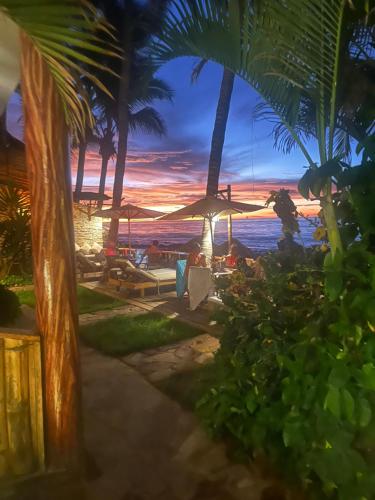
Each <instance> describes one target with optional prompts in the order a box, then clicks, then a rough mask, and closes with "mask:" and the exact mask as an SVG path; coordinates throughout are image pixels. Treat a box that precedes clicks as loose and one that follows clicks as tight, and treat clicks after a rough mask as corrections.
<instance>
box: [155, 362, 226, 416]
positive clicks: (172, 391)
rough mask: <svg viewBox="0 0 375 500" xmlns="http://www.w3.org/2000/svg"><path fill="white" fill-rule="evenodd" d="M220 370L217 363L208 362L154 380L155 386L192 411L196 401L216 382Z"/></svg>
mask: <svg viewBox="0 0 375 500" xmlns="http://www.w3.org/2000/svg"><path fill="white" fill-rule="evenodd" d="M219 376H220V370H219V368H218V366H217V363H215V362H213V363H208V364H207V365H203V366H200V367H199V368H195V369H193V370H190V371H185V372H180V373H175V374H174V375H172V376H170V377H168V378H166V379H163V380H160V381H158V382H156V384H155V385H156V386H157V387H158V388H159V389H160V390H161V391H162V392H164V393H165V394H167V395H168V396H169V397H170V398H171V399H173V400H175V401H178V402H179V403H180V405H181V406H182V407H183V408H186V409H187V410H191V411H193V410H194V409H195V406H196V404H197V402H198V401H199V400H200V399H201V398H202V397H203V396H204V395H205V394H206V393H207V392H208V391H209V390H210V389H211V387H214V386H215V385H216V384H217V381H218V377H219Z"/></svg>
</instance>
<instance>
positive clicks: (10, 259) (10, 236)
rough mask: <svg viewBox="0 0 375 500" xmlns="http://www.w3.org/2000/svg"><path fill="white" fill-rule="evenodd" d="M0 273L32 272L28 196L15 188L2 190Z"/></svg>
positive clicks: (10, 187)
mask: <svg viewBox="0 0 375 500" xmlns="http://www.w3.org/2000/svg"><path fill="white" fill-rule="evenodd" d="M0 257H1V268H0V273H1V274H2V275H3V276H6V275H8V274H11V273H16V274H24V273H30V272H31V229H30V200H29V195H28V194H27V193H26V192H25V191H23V190H22V189H19V188H16V187H12V186H2V187H1V188H0Z"/></svg>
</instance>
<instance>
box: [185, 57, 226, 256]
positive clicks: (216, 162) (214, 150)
mask: <svg viewBox="0 0 375 500" xmlns="http://www.w3.org/2000/svg"><path fill="white" fill-rule="evenodd" d="M206 62H207V60H206V59H201V60H200V61H199V62H198V63H197V64H196V65H195V67H194V69H193V72H192V78H191V79H192V82H195V81H196V80H197V78H198V77H199V75H200V72H201V71H202V69H203V67H204V66H205V64H206ZM233 84H234V73H233V72H232V71H230V70H228V69H226V68H224V70H223V77H222V80H221V85H220V93H219V100H218V103H217V108H216V115H215V124H214V129H213V132H212V139H211V150H210V159H209V161H208V175H207V187H206V195H207V196H215V195H216V194H217V192H218V189H219V177H220V167H221V159H222V154H223V147H224V140H225V131H226V127H227V122H228V115H229V108H230V101H231V97H232V91H233ZM212 225H213V227H212ZM214 225H215V223H214V222H213V221H212V222H211V227H210V224H209V222H208V220H206V219H205V220H204V222H203V231H202V245H203V253H204V254H205V255H206V256H207V258H208V259H211V257H212V253H213V248H212V240H213V238H212V231H213V232H214V231H215V227H214Z"/></svg>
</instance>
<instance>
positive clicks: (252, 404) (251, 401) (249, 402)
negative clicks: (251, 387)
mask: <svg viewBox="0 0 375 500" xmlns="http://www.w3.org/2000/svg"><path fill="white" fill-rule="evenodd" d="M245 404H246V408H247V410H248V411H249V413H251V414H252V413H254V411H255V409H256V407H257V402H256V401H255V398H254V396H253V394H251V393H250V394H248V395H247V396H246V400H245Z"/></svg>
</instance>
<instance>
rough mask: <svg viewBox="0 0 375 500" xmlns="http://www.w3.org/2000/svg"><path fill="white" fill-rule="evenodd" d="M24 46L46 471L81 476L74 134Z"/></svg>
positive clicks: (45, 75)
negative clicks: (72, 166) (59, 470)
mask: <svg viewBox="0 0 375 500" xmlns="http://www.w3.org/2000/svg"><path fill="white" fill-rule="evenodd" d="M21 42H22V54H21V72H22V78H21V81H22V84H21V85H22V97H23V106H24V115H25V142H26V161H27V169H28V175H29V182H30V193H31V230H32V244H33V264H34V289H35V296H36V321H37V327H38V329H39V331H40V334H41V341H42V371H43V396H44V413H45V420H44V421H45V444H46V465H47V467H48V468H49V469H53V468H64V469H68V470H71V471H75V470H78V466H79V464H80V457H81V450H82V446H81V439H82V432H81V386H80V370H79V352H78V342H77V332H78V316H77V306H76V280H75V261H74V246H73V245H74V234H73V218H72V188H71V172H70V165H69V147H68V146H69V144H68V130H67V127H66V124H65V120H64V111H63V108H62V105H61V101H60V98H59V95H58V93H57V91H56V87H55V83H54V81H53V79H52V77H51V75H50V71H49V69H48V68H47V66H46V64H45V62H44V61H43V59H42V58H41V56H40V54H39V52H38V51H37V50H36V49H35V47H34V46H33V44H32V42H31V41H30V39H29V38H28V37H27V36H26V35H25V34H21Z"/></svg>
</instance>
